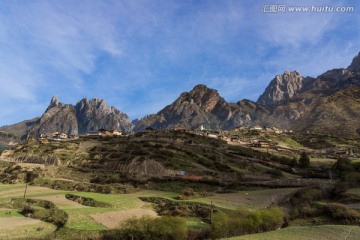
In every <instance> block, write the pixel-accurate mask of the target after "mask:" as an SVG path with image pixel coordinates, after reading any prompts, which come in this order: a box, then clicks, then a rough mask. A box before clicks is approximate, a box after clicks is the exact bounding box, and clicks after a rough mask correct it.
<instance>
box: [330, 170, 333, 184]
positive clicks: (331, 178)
mask: <svg viewBox="0 0 360 240" xmlns="http://www.w3.org/2000/svg"><path fill="white" fill-rule="evenodd" d="M329 180H330V182H332V180H333V179H332V174H331V169H330V168H329Z"/></svg>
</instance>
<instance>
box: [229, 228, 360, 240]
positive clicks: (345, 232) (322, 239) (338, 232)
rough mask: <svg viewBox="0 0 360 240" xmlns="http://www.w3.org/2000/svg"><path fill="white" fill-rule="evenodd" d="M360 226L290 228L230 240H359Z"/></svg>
mask: <svg viewBox="0 0 360 240" xmlns="http://www.w3.org/2000/svg"><path fill="white" fill-rule="evenodd" d="M359 236H360V227H359V226H343V225H323V226H310V227H289V228H283V229H280V230H277V231H272V232H266V233H259V234H251V235H244V236H240V237H233V238H228V239H229V240H230V239H231V240H260V239H261V240H274V239H276V240H292V239H294V240H295V239H296V240H314V239H316V240H337V239H347V240H357V239H359Z"/></svg>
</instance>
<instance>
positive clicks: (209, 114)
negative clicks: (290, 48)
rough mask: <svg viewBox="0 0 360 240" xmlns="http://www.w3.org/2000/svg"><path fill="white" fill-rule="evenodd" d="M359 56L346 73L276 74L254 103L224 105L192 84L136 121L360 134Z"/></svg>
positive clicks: (214, 93) (149, 124) (159, 125)
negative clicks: (257, 126)
mask: <svg viewBox="0 0 360 240" xmlns="http://www.w3.org/2000/svg"><path fill="white" fill-rule="evenodd" d="M359 88H360V55H357V56H356V57H355V58H354V59H353V61H352V63H351V65H350V66H349V67H348V68H346V69H333V70H330V71H327V72H326V73H324V74H322V75H320V76H319V77H317V78H312V77H303V76H301V74H300V73H299V72H297V71H294V72H289V71H286V72H284V74H282V75H277V76H276V77H275V78H274V79H273V80H272V81H271V82H270V84H269V86H268V87H267V88H266V89H265V91H264V93H263V94H262V95H261V96H260V97H259V99H258V100H257V102H252V101H249V100H241V101H239V102H238V103H236V104H234V103H228V102H226V101H225V100H224V99H223V98H222V97H221V96H219V94H218V92H217V91H216V90H214V89H209V88H207V87H206V86H205V85H197V86H195V87H194V89H192V90H191V91H190V92H185V93H182V94H181V95H180V96H179V98H178V99H176V100H175V101H174V102H173V103H172V104H170V105H168V106H166V107H165V108H164V109H162V110H161V111H159V112H158V113H156V114H151V115H149V116H147V117H145V118H144V119H142V120H140V121H137V122H136V126H135V128H134V130H135V131H141V130H144V129H145V128H147V127H153V128H156V129H163V128H176V127H185V128H198V127H199V126H201V125H203V126H204V127H205V128H212V129H233V128H235V127H238V126H242V125H260V126H275V127H280V128H285V129H292V130H294V131H305V132H308V131H310V132H317V133H328V134H335V135H358V134H360V121H358V120H359V119H360V118H359V117H360V115H359V114H360V102H359V101H360V100H359V99H360V94H359Z"/></svg>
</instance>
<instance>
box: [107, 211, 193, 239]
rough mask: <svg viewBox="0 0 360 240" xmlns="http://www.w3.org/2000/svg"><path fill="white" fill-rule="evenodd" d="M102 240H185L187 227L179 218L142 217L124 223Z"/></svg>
mask: <svg viewBox="0 0 360 240" xmlns="http://www.w3.org/2000/svg"><path fill="white" fill-rule="evenodd" d="M103 239H132V240H140V239H141V240H158V239H159V240H185V239H187V227H186V225H185V221H184V220H183V219H181V218H177V217H159V218H150V217H148V216H144V217H141V218H132V219H129V220H127V221H125V222H124V223H123V225H122V226H121V228H120V229H118V230H115V231H112V232H109V233H108V234H105V236H104V237H103Z"/></svg>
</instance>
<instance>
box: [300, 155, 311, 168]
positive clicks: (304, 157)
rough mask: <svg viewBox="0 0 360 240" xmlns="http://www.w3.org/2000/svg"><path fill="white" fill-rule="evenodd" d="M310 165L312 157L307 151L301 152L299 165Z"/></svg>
mask: <svg viewBox="0 0 360 240" xmlns="http://www.w3.org/2000/svg"><path fill="white" fill-rule="evenodd" d="M309 165H310V158H309V156H308V155H307V153H306V152H301V154H300V158H299V167H308V166H309Z"/></svg>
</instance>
